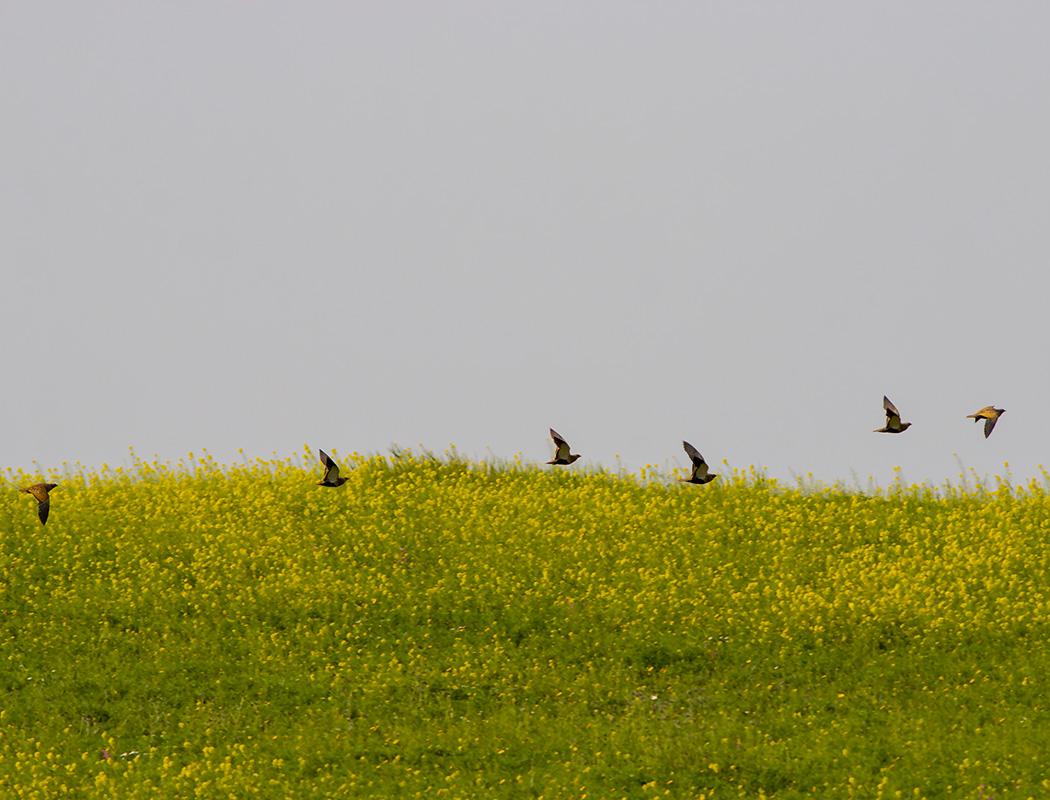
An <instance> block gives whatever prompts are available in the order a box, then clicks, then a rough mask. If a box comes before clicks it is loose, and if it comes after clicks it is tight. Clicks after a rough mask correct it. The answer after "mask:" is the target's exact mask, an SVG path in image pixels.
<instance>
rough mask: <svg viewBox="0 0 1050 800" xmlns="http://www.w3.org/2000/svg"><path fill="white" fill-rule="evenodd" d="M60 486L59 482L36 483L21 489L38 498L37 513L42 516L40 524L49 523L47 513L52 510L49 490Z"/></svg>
mask: <svg viewBox="0 0 1050 800" xmlns="http://www.w3.org/2000/svg"><path fill="white" fill-rule="evenodd" d="M56 486H58V484H57V483H34V484H33V485H32V486H27V487H26V488H24V489H19V490H18V491H20V492H25V493H26V494H31V495H33V497H35V498H36V502H37V506H36V513H37V516H38V517H40V524H41V525H44V524H45V523H47V515H48V512H49V511H50V510H51V498H50V497H48V494H47V493H48V492H50V491H51V490H52V489H54V488H55V487H56Z"/></svg>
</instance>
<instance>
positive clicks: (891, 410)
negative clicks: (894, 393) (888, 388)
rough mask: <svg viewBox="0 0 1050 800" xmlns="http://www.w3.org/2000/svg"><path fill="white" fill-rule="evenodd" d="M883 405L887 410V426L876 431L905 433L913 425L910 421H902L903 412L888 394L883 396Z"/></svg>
mask: <svg viewBox="0 0 1050 800" xmlns="http://www.w3.org/2000/svg"><path fill="white" fill-rule="evenodd" d="M882 407H883V408H884V409H885V410H886V427H885V428H878V429H877V430H875V433H903V432H904V431H906V430H908V428H910V427H911V423H910V422H901V412H899V411H898V410H897V406H895V405H893V403H891V402H890V398H888V397H886V395H883V396H882Z"/></svg>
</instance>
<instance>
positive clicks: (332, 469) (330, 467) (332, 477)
mask: <svg viewBox="0 0 1050 800" xmlns="http://www.w3.org/2000/svg"><path fill="white" fill-rule="evenodd" d="M317 452H318V453H320V454H321V463H322V464H323V465H324V477H322V478H321V480H319V481H318V482H317V483H315V484H314V486H330V487H332V488H335V487H336V486H342V485H343V484H344V483H346V482H347V481H348V480H350V479H349V478H340V477H339V465H338V464H336V463H335V462H334V461H332V459H331V458H329V457H328V453H326V452H325V451H324V450H318V451H317Z"/></svg>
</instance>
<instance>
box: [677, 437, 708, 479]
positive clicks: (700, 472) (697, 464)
mask: <svg viewBox="0 0 1050 800" xmlns="http://www.w3.org/2000/svg"><path fill="white" fill-rule="evenodd" d="M682 448H683V449H684V450H685V452H686V455H688V456H689V458H691V459H692V461H693V474H692V475H690V476H689V477H690V478H706V477H707V471H708V467H707V462H706V461H704V457H703V456H702V455H700V451H699V450H697V449H696V448H695V447H693V446H692V445H691V444H689V442H682Z"/></svg>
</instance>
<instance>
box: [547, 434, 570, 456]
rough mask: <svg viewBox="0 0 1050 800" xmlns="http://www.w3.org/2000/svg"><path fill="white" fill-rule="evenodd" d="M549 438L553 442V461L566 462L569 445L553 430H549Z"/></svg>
mask: <svg viewBox="0 0 1050 800" xmlns="http://www.w3.org/2000/svg"><path fill="white" fill-rule="evenodd" d="M551 438H552V439H553V440H554V447H555V448H556V449H555V451H554V459H555V461H567V460H568V459H569V443H568V442H567V441H565V440H564V439H562V438H561V436H560V435H559V434H558V432H557V431H556V430H554V428H551Z"/></svg>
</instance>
